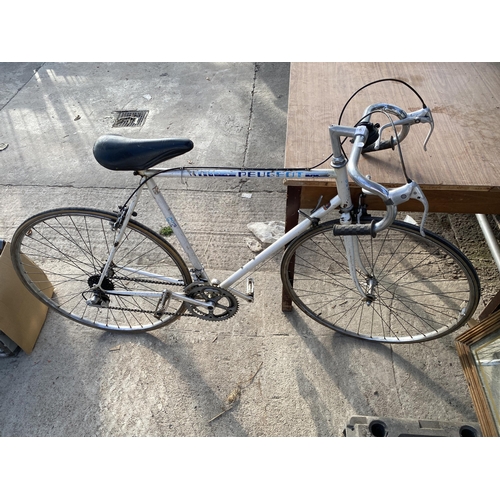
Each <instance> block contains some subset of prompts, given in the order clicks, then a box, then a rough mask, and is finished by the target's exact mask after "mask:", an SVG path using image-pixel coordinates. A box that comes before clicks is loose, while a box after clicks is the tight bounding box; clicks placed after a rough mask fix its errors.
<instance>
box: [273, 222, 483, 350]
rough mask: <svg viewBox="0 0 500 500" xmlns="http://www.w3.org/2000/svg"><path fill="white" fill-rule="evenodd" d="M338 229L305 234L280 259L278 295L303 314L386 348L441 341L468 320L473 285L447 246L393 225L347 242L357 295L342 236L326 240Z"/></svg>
mask: <svg viewBox="0 0 500 500" xmlns="http://www.w3.org/2000/svg"><path fill="white" fill-rule="evenodd" d="M376 220H379V219H376ZM365 222H366V223H368V224H369V223H370V222H371V219H370V220H367V221H365ZM338 223H339V222H338V221H331V222H327V223H325V224H321V225H319V226H318V227H316V228H313V229H311V230H309V231H308V232H307V233H305V234H303V235H302V236H300V237H299V238H297V239H296V240H294V241H293V242H292V243H291V244H290V246H289V247H288V248H287V250H286V252H285V254H284V256H283V261H282V264H281V277H282V280H283V285H284V287H285V290H286V291H287V292H288V294H289V295H290V297H291V298H292V300H293V301H294V303H295V304H296V305H297V306H298V307H299V308H300V309H301V310H302V311H304V312H305V313H306V314H307V315H308V316H310V317H311V318H313V319H314V320H316V321H318V322H319V323H321V324H323V325H325V326H327V327H328V328H331V329H332V330H335V331H336V332H339V333H342V334H345V335H350V336H352V337H357V338H362V339H366V340H372V341H378V342H390V343H412V342H422V341H427V340H432V339H435V338H438V337H442V336H443V335H447V334H449V333H451V332H453V331H454V330H456V329H458V328H460V327H461V326H462V325H464V323H465V322H466V321H467V320H468V319H469V318H470V317H471V316H472V314H473V313H474V311H475V309H476V307H477V304H478V302H479V293H480V291H479V290H480V286H479V279H478V277H477V274H476V272H475V270H474V268H473V266H472V264H471V263H470V262H469V260H468V259H467V258H466V257H465V256H464V255H463V254H462V253H461V252H460V251H459V250H458V249H457V248H455V247H454V246H453V245H451V244H450V243H449V242H447V241H446V240H444V239H442V238H440V237H439V236H437V235H434V234H432V233H430V232H428V231H426V237H425V238H424V237H422V236H421V235H420V232H419V228H418V227H416V226H413V225H410V224H406V223H402V222H398V221H396V222H394V223H393V225H392V226H391V227H390V228H389V229H387V230H385V231H382V232H381V233H379V234H377V236H376V238H372V237H371V236H369V235H366V236H364V235H362V236H349V237H350V238H356V239H357V240H356V241H357V242H358V245H359V255H360V260H361V264H362V265H358V266H357V271H356V273H357V277H358V281H359V283H360V285H361V287H362V288H363V291H364V293H365V295H364V296H362V295H361V294H360V292H359V291H358V290H357V288H356V287H355V285H354V283H353V280H352V278H351V276H350V273H349V265H348V262H347V259H346V251H345V247H344V243H345V240H344V238H346V237H339V236H334V235H333V226H334V225H335V224H338ZM367 297H369V298H367Z"/></svg>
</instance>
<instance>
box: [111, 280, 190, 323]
mask: <svg viewBox="0 0 500 500" xmlns="http://www.w3.org/2000/svg"><path fill="white" fill-rule="evenodd" d="M113 279H114V280H122V281H134V282H137V283H150V284H152V285H164V284H165V282H163V281H155V280H146V279H141V278H120V277H114V278H113ZM169 284H170V285H172V286H184V285H181V284H180V283H179V284H177V283H169ZM105 309H111V310H113V311H127V312H136V313H143V314H153V315H154V314H156V311H145V310H143V309H130V308H128V307H114V306H108V307H106V308H105ZM163 315H164V316H178V317H179V318H180V317H182V316H187V317H189V318H196V317H197V316H195V315H194V314H189V313H183V314H177V313H172V312H164V313H163Z"/></svg>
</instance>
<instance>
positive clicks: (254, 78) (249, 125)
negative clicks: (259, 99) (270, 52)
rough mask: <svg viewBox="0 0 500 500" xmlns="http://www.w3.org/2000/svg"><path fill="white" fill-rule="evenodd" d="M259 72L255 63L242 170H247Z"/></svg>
mask: <svg viewBox="0 0 500 500" xmlns="http://www.w3.org/2000/svg"><path fill="white" fill-rule="evenodd" d="M258 71H259V65H258V64H257V63H254V65H253V81H252V91H251V96H252V97H251V100H250V112H249V116H248V127H247V136H246V138H245V147H244V149H243V165H242V168H243V169H244V168H245V165H246V163H247V158H248V145H249V142H250V131H251V130H252V119H253V105H254V102H255V87H256V85H257V73H258Z"/></svg>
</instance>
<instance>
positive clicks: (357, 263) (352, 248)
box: [343, 236, 377, 305]
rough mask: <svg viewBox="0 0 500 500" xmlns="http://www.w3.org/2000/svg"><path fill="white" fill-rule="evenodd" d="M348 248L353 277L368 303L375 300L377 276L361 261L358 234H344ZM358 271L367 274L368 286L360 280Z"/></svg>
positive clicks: (347, 253) (350, 272) (350, 271)
mask: <svg viewBox="0 0 500 500" xmlns="http://www.w3.org/2000/svg"><path fill="white" fill-rule="evenodd" d="M343 238H344V246H345V250H346V256H347V263H348V265H349V274H350V275H351V279H352V281H353V283H354V285H355V287H356V289H357V290H358V292H359V293H360V295H361V297H362V298H363V300H366V304H367V305H371V303H372V302H373V301H374V300H375V295H374V292H375V286H376V284H377V282H376V280H375V277H374V276H373V275H372V274H371V273H369V272H368V271H367V269H366V267H365V266H364V264H363V262H362V261H361V257H360V255H359V239H358V237H357V236H343ZM358 271H359V272H360V273H361V274H362V275H363V276H365V278H366V284H367V287H365V288H363V287H362V286H361V284H360V282H359V280H358Z"/></svg>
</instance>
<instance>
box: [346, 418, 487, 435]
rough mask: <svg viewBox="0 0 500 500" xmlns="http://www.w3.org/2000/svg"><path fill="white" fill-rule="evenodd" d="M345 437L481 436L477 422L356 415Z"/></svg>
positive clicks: (347, 428)
mask: <svg viewBox="0 0 500 500" xmlns="http://www.w3.org/2000/svg"><path fill="white" fill-rule="evenodd" d="M343 435H344V436H345V437H481V436H482V433H481V428H480V427H479V424H478V423H477V422H446V421H441V420H418V419H409V418H381V417H366V416H354V417H351V419H350V420H349V422H348V424H347V426H346V428H345V429H344V432H343Z"/></svg>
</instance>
